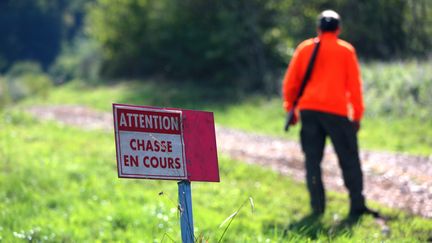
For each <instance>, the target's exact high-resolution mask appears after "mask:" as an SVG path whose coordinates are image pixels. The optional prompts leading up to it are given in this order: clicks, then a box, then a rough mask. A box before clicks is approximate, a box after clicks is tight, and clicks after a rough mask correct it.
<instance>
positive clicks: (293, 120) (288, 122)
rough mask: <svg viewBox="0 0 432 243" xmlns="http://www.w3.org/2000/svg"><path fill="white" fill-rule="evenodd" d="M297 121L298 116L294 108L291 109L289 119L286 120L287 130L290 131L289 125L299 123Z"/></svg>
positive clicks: (288, 114)
mask: <svg viewBox="0 0 432 243" xmlns="http://www.w3.org/2000/svg"><path fill="white" fill-rule="evenodd" d="M297 122H298V117H297V114H296V112H295V111H294V110H290V111H289V112H288V113H287V119H286V121H285V127H284V130H285V132H288V129H289V126H293V125H295V124H297Z"/></svg>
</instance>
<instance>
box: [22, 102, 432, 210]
mask: <svg viewBox="0 0 432 243" xmlns="http://www.w3.org/2000/svg"><path fill="white" fill-rule="evenodd" d="M28 111H29V112H30V113H32V114H33V115H34V116H36V117H38V118H40V119H50V120H57V121H59V122H61V123H64V124H68V125H72V126H77V127H81V128H84V127H85V128H86V129H105V130H109V131H112V124H113V121H112V115H111V114H109V113H102V112H98V111H94V110H91V109H89V108H86V107H83V106H44V107H42V106H38V107H32V108H30V109H28ZM216 133H217V134H216V137H217V142H218V150H219V152H221V153H224V154H227V155H229V156H231V157H232V158H235V159H239V160H242V161H245V162H247V163H251V164H259V165H262V166H266V167H270V168H272V169H273V170H275V171H278V172H280V173H281V174H284V175H289V176H291V177H292V178H294V179H295V180H298V181H302V182H303V181H304V177H305V175H304V169H303V162H302V161H303V155H302V153H301V149H300V146H299V144H298V143H297V142H294V141H289V140H286V139H281V138H275V137H271V136H265V135H257V134H251V133H246V132H242V131H239V130H235V129H228V128H224V127H220V126H218V127H217V128H216ZM244 144H248V146H246V147H245V146H243V145H244ZM361 159H362V167H363V172H364V180H365V190H364V191H365V193H366V196H367V198H368V199H372V200H374V201H377V202H380V203H382V204H385V205H387V206H390V207H394V208H399V209H403V210H406V211H408V212H411V213H414V214H417V215H421V216H423V217H426V218H432V155H431V156H429V157H422V156H413V155H405V154H400V153H389V152H373V151H363V152H362V153H361ZM322 167H323V174H324V183H325V186H326V188H328V189H331V190H336V191H345V188H344V186H343V181H342V177H341V175H340V170H339V167H338V165H337V159H336V157H335V154H334V152H333V149H332V148H329V147H327V149H326V152H325V156H324V161H323V163H322Z"/></svg>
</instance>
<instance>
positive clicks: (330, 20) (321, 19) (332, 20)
mask: <svg viewBox="0 0 432 243" xmlns="http://www.w3.org/2000/svg"><path fill="white" fill-rule="evenodd" d="M339 25H340V17H339V14H338V13H336V12H335V11H333V10H325V11H323V12H321V14H320V15H319V16H318V30H320V31H321V32H335V31H337V30H339Z"/></svg>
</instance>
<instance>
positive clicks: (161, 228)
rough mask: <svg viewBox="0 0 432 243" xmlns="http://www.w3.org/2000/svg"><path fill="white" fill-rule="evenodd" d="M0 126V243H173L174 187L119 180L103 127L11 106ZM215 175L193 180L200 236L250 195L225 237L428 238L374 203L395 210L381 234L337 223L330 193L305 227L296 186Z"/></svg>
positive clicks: (243, 167)
mask: <svg viewBox="0 0 432 243" xmlns="http://www.w3.org/2000/svg"><path fill="white" fill-rule="evenodd" d="M18 110H19V109H18ZM0 126H1V128H2V129H1V130H0V158H1V163H0V185H1V188H2V190H0V241H3V242H29V241H31V242H173V241H174V242H179V238H180V233H179V228H180V227H179V219H178V212H177V209H176V207H177V205H176V201H177V185H176V183H175V182H174V181H150V180H129V179H118V178H117V170H116V163H115V149H114V138H113V135H112V133H106V132H103V131H82V130H79V129H75V128H71V127H65V126H62V125H59V124H56V123H50V122H39V121H36V120H34V119H33V118H31V117H29V116H28V115H25V114H23V113H21V112H19V111H17V109H15V111H5V112H2V113H1V115H0ZM220 173H221V183H193V185H192V190H193V191H192V196H193V207H194V212H193V213H194V223H195V235H196V236H197V237H198V236H200V237H201V238H202V239H204V240H208V241H209V242H216V241H217V240H218V239H219V238H220V236H221V235H222V233H223V230H224V227H221V228H219V225H220V224H221V223H222V222H223V221H224V220H225V219H226V218H227V217H228V216H229V215H231V214H232V213H233V212H235V211H236V210H237V209H238V208H239V206H240V205H241V204H242V203H243V202H244V201H245V200H248V198H249V197H252V198H253V200H254V211H253V212H252V210H251V209H250V208H248V206H245V207H244V208H243V209H242V210H241V211H240V212H239V214H238V215H237V217H236V218H235V220H234V221H233V222H232V224H231V226H230V228H229V229H228V231H227V232H226V234H225V237H224V242H299V241H301V242H304V241H311V240H312V241H313V240H317V241H334V242H348V241H349V242H370V241H375V242H380V241H391V242H424V241H426V240H427V239H428V238H429V239H430V237H431V236H432V235H431V233H430V232H432V223H431V221H429V220H426V219H423V218H420V217H416V216H410V215H407V214H404V213H401V212H398V211H397V210H391V209H387V208H383V207H380V209H381V210H382V211H384V212H385V213H387V214H389V215H393V216H395V219H394V220H393V221H391V222H390V223H389V227H390V229H391V231H390V232H391V233H390V234H387V233H382V232H381V230H380V227H379V226H378V225H377V224H376V223H375V222H374V221H373V219H372V218H370V217H365V218H364V219H363V220H362V221H360V222H359V224H357V225H354V226H353V227H345V226H342V225H341V224H340V220H341V219H343V218H344V216H345V215H346V213H347V210H348V208H347V206H348V203H347V198H346V195H340V194H336V193H331V192H330V193H329V195H328V206H329V207H328V210H327V213H326V214H325V216H324V218H323V219H322V221H321V222H320V223H314V224H312V225H307V224H304V223H301V222H300V221H301V219H302V217H303V216H304V215H306V214H307V212H308V207H306V206H305V205H307V204H308V202H307V201H308V199H307V193H306V188H305V186H304V185H303V184H300V183H296V182H293V181H292V180H291V179H289V178H287V177H284V176H280V175H279V174H278V173H275V172H273V171H270V170H268V169H263V168H261V167H258V166H253V165H247V164H244V163H240V162H237V161H233V160H231V159H229V158H226V157H223V156H222V157H221V158H220ZM160 192H163V193H162V195H160V194H161V193H160ZM374 207H379V206H378V205H374Z"/></svg>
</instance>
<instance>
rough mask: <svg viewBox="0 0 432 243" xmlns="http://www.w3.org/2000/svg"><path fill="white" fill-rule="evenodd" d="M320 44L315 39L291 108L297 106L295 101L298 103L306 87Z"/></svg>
mask: <svg viewBox="0 0 432 243" xmlns="http://www.w3.org/2000/svg"><path fill="white" fill-rule="evenodd" d="M320 44H321V42H320V40H317V41H315V47H314V49H313V52H312V56H311V58H310V60H309V64H308V66H307V69H306V73H305V76H304V77H303V81H302V83H301V86H300V90H299V92H298V94H297V97H296V99H295V100H294V103H293V108H294V109H295V107H297V103H298V101H299V99H300V98H301V96H302V95H303V92H304V90H305V88H306V84H307V82H308V80H309V78H310V76H311V74H312V69H313V66H314V64H315V59H316V56H317V53H318V49H319V47H320Z"/></svg>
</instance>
